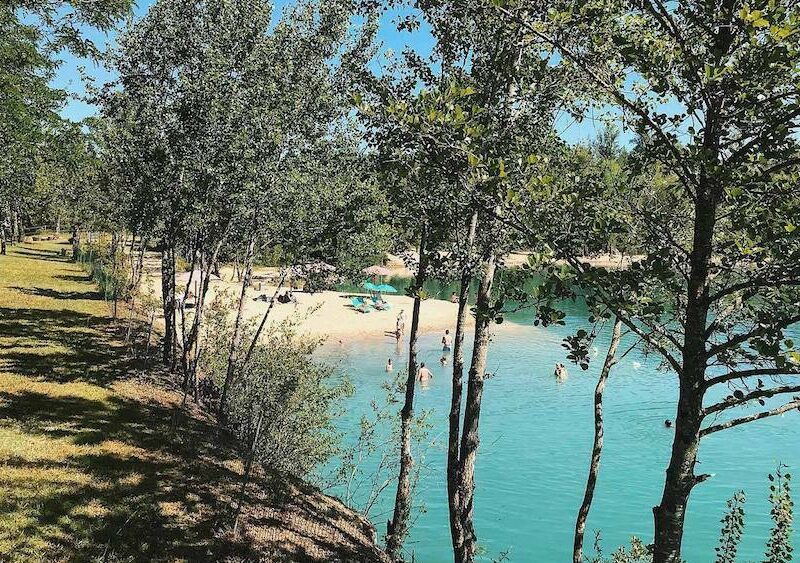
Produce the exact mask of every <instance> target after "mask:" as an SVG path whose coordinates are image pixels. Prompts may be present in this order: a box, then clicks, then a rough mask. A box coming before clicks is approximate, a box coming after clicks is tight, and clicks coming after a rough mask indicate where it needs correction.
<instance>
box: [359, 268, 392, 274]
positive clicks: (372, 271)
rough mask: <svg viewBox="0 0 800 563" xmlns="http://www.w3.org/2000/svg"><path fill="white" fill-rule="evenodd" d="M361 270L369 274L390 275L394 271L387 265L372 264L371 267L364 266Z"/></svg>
mask: <svg viewBox="0 0 800 563" xmlns="http://www.w3.org/2000/svg"><path fill="white" fill-rule="evenodd" d="M361 272H362V273H364V274H367V275H368V276H389V275H391V273H392V271H391V270H390V269H389V268H387V267H386V266H370V267H369V268H364V269H363V270H361Z"/></svg>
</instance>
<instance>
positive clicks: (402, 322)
mask: <svg viewBox="0 0 800 563" xmlns="http://www.w3.org/2000/svg"><path fill="white" fill-rule="evenodd" d="M405 331H406V312H405V309H400V314H399V315H397V332H398V334H403V333H405ZM398 339H399V338H398Z"/></svg>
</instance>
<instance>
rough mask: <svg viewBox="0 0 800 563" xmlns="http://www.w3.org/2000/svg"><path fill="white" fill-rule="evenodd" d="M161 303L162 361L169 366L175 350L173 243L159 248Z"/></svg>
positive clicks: (170, 241)
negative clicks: (162, 320)
mask: <svg viewBox="0 0 800 563" xmlns="http://www.w3.org/2000/svg"><path fill="white" fill-rule="evenodd" d="M161 296H162V299H161V302H162V305H163V311H164V349H163V351H162V361H163V362H164V364H165V365H170V364H171V363H172V360H173V357H174V349H175V338H176V333H175V241H174V239H173V238H172V237H169V238H167V239H165V240H164V242H163V244H162V248H161Z"/></svg>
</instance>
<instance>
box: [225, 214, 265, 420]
mask: <svg viewBox="0 0 800 563" xmlns="http://www.w3.org/2000/svg"><path fill="white" fill-rule="evenodd" d="M255 248H256V233H255V230H254V231H253V232H252V233H251V235H250V241H249V242H248V244H247V251H246V253H245V257H244V276H243V278H242V291H241V293H240V294H239V307H238V308H237V310H236V320H235V321H234V323H233V335H232V337H231V345H230V348H229V349H228V368H227V370H226V371H225V382H224V384H223V385H222V394H221V395H220V399H219V407H218V409H217V420H219V422H220V424H224V423H225V403H226V401H227V400H228V390H229V388H230V385H231V382H232V381H233V376H234V372H235V371H236V365H237V364H238V360H239V358H238V355H239V349H240V348H241V347H242V318H243V317H244V306H245V300H246V297H247V288H248V287H249V286H250V282H251V280H252V277H253V255H254V254H255Z"/></svg>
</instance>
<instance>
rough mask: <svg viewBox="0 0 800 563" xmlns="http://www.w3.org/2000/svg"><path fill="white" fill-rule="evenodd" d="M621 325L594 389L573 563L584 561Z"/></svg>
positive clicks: (614, 333) (616, 326) (616, 323)
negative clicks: (590, 440)
mask: <svg viewBox="0 0 800 563" xmlns="http://www.w3.org/2000/svg"><path fill="white" fill-rule="evenodd" d="M621 327H622V323H621V322H620V320H619V319H614V329H613V330H612V332H611V344H610V345H609V346H608V353H607V354H606V360H605V362H604V363H603V367H602V369H601V370H600V377H599V378H598V380H597V387H595V389H594V443H593V445H592V457H591V461H590V462H589V476H588V477H587V479H586V489H585V491H584V494H583V502H582V503H581V506H580V508H579V509H578V518H577V520H576V522H575V542H574V544H573V551H572V562H573V563H583V536H584V532H585V531H586V518H587V517H588V516H589V509H590V508H591V507H592V499H593V498H594V488H595V485H596V484H597V474H598V472H599V471H600V454H601V453H602V451H603V391H605V388H606V381H608V376H609V374H610V373H611V368H612V367H614V364H615V363H617V358H616V355H617V347H618V346H619V339H620V329H621Z"/></svg>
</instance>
